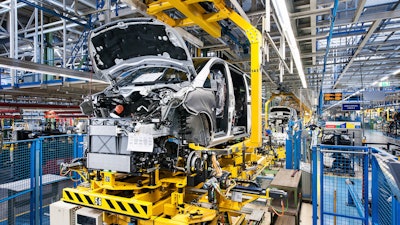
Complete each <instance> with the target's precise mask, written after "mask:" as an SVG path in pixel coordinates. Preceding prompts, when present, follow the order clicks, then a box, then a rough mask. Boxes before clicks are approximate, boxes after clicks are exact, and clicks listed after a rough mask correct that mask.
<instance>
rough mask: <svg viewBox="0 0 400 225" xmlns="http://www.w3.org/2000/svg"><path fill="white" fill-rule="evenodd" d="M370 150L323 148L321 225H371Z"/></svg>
mask: <svg viewBox="0 0 400 225" xmlns="http://www.w3.org/2000/svg"><path fill="white" fill-rule="evenodd" d="M368 152H369V149H368V148H366V147H365V148H363V147H354V146H320V171H321V172H320V182H321V195H320V196H321V197H320V198H321V199H320V201H321V205H320V210H321V218H320V221H321V224H332V225H347V224H356V225H357V224H360V225H361V224H367V223H368V167H369V157H368Z"/></svg>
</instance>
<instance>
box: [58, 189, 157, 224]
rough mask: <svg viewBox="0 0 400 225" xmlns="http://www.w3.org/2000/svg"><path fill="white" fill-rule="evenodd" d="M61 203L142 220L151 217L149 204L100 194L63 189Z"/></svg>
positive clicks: (150, 204)
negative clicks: (64, 202)
mask: <svg viewBox="0 0 400 225" xmlns="http://www.w3.org/2000/svg"><path fill="white" fill-rule="evenodd" d="M63 201H66V202H70V203H74V204H77V205H84V206H89V207H92V208H97V209H101V210H105V211H111V212H116V213H119V214H124V215H128V216H134V217H137V218H142V219H150V217H151V216H152V208H151V206H152V203H151V202H146V201H139V200H135V199H131V198H123V197H119V196H112V195H104V194H100V193H90V192H86V191H80V190H77V189H73V188H64V190H63Z"/></svg>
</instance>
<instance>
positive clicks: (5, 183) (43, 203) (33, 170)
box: [0, 135, 83, 225]
mask: <svg viewBox="0 0 400 225" xmlns="http://www.w3.org/2000/svg"><path fill="white" fill-rule="evenodd" d="M82 153H83V136H82V135H59V136H50V137H40V138H37V139H34V140H26V141H16V142H5V143H4V144H3V146H2V148H1V150H0V225H3V224H7V225H10V224H11V225H13V224H35V225H38V224H48V223H49V218H48V216H45V214H47V213H48V205H49V204H51V203H52V202H55V201H58V200H59V199H60V198H61V193H62V189H63V188H65V187H71V186H72V185H73V182H72V181H71V180H70V179H68V178H67V177H64V176H60V164H61V163H62V162H67V161H70V160H71V159H72V158H77V157H81V156H82Z"/></svg>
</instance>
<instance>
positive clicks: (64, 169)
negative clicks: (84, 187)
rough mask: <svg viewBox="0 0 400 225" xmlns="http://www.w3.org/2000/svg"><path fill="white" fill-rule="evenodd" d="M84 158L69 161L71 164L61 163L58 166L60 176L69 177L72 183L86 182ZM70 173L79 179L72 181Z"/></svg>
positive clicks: (72, 177) (86, 172)
mask: <svg viewBox="0 0 400 225" xmlns="http://www.w3.org/2000/svg"><path fill="white" fill-rule="evenodd" d="M85 164H86V158H76V159H73V160H72V161H71V163H61V164H60V176H64V177H69V178H70V179H71V180H72V181H73V182H82V181H85V182H87V181H88V179H87V174H88V171H87V168H86V167H85ZM72 172H75V173H77V174H78V175H79V177H80V178H78V179H74V175H73V174H72Z"/></svg>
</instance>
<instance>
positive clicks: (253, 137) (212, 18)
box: [147, 0, 262, 148]
mask: <svg viewBox="0 0 400 225" xmlns="http://www.w3.org/2000/svg"><path fill="white" fill-rule="evenodd" d="M201 2H211V3H213V4H214V7H215V8H216V9H217V10H218V11H217V12H213V13H206V12H205V10H204V9H203V7H201V6H200V5H199V3H201ZM173 8H175V9H176V10H178V11H180V12H181V13H182V14H183V15H185V16H186V18H183V19H173V18H171V17H170V16H168V15H167V14H166V13H164V11H165V10H169V9H173ZM147 13H148V14H150V15H154V16H156V17H157V19H158V20H161V21H163V22H164V23H167V24H169V25H170V26H173V27H174V26H193V25H198V26H200V27H201V28H203V29H204V30H205V31H206V32H207V33H209V34H210V35H211V36H213V37H215V38H219V37H220V36H221V27H220V26H219V24H218V23H217V21H219V20H224V19H229V20H231V21H232V22H233V23H235V24H236V25H237V26H238V27H239V28H240V29H242V30H243V31H244V32H245V33H246V36H247V38H248V39H249V42H250V51H251V60H250V69H251V70H250V71H251V72H250V78H251V133H250V138H249V139H248V140H246V141H245V145H246V147H248V148H258V147H261V144H262V142H261V140H262V120H261V109H262V105H261V104H262V101H261V97H262V96H261V95H262V94H261V85H262V77H261V70H260V66H261V41H262V38H261V33H260V31H258V30H257V29H256V28H255V27H254V26H253V25H251V24H250V23H249V22H248V21H247V20H245V19H244V18H243V17H241V16H240V15H239V14H238V13H236V12H235V11H234V10H233V9H230V8H228V7H226V5H225V2H224V1H223V0H207V1H206V0H186V1H181V0H159V1H155V2H152V3H150V4H148V9H147ZM240 145H241V144H240ZM232 147H233V148H236V147H238V146H232Z"/></svg>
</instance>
